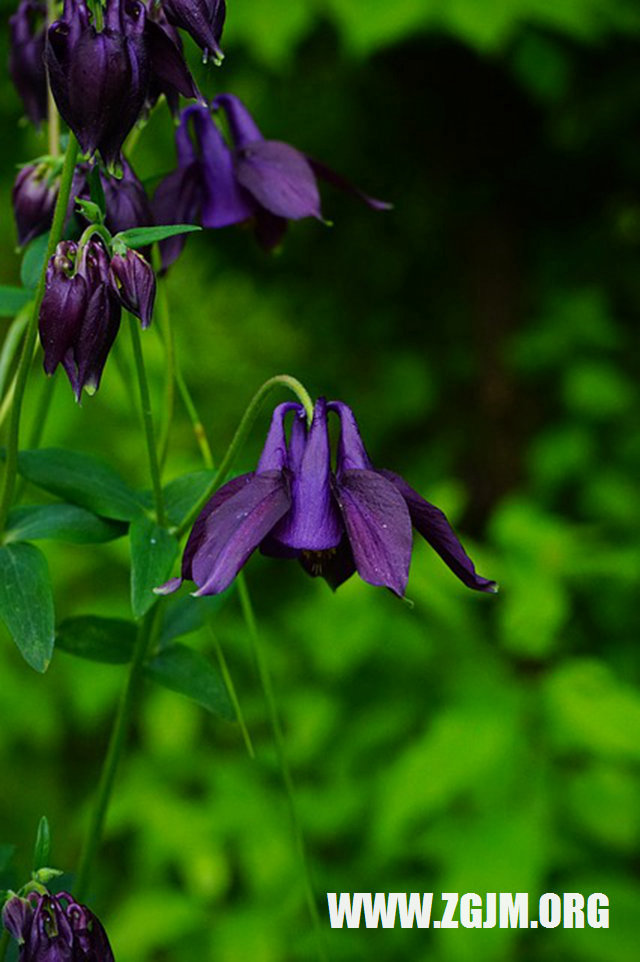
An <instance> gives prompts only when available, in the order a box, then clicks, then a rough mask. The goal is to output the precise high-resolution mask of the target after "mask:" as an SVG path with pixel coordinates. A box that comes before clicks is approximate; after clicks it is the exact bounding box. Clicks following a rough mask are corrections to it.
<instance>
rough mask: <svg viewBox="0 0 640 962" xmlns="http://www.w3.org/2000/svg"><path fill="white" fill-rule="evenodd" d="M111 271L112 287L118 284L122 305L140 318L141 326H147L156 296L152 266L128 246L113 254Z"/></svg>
mask: <svg viewBox="0 0 640 962" xmlns="http://www.w3.org/2000/svg"><path fill="white" fill-rule="evenodd" d="M111 271H112V275H113V278H114V282H113V283H114V287H115V286H117V285H119V292H120V300H121V301H122V304H123V306H124V307H125V308H126V310H128V311H130V312H131V313H132V314H135V316H136V317H139V318H140V320H141V321H142V326H143V327H148V326H149V324H150V323H151V315H152V313H153V302H154V300H155V296H156V278H155V274H154V273H153V268H152V267H151V265H150V264H149V263H147V261H146V260H145V259H144V257H143V256H142V254H139V253H138V251H134V250H131V248H129V249H128V250H127V252H126V253H125V254H114V255H113V257H112V258H111Z"/></svg>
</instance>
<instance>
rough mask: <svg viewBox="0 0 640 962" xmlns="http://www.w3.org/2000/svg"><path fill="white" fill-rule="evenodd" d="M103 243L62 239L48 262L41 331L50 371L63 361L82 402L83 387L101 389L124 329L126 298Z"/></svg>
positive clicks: (45, 361) (48, 371)
mask: <svg viewBox="0 0 640 962" xmlns="http://www.w3.org/2000/svg"><path fill="white" fill-rule="evenodd" d="M109 266H110V265H109V257H108V255H107V252H106V251H105V248H104V246H103V244H102V242H101V241H99V240H95V239H91V240H89V241H88V243H87V244H85V245H84V247H83V248H82V249H80V248H79V245H78V244H76V243H75V242H74V241H61V242H60V243H59V244H58V246H57V248H56V250H55V253H54V255H53V257H52V258H51V260H50V261H49V263H48V265H47V272H46V286H45V292H44V297H43V299H42V305H41V307H40V317H39V330H40V340H41V343H42V348H43V350H44V369H45V371H46V373H47V374H53V372H54V371H55V369H56V367H57V366H58V364H62V366H63V367H64V369H65V371H66V373H67V377H68V378H69V381H70V382H71V386H72V388H73V392H74V394H75V396H76V400H77V401H79V400H80V397H81V394H82V389H83V388H86V389H87V390H88V391H89V392H90V393H93V392H94V391H97V389H98V387H99V385H100V378H101V377H102V371H103V369H104V366H105V364H106V361H107V357H108V355H109V351H110V350H111V346H112V344H113V342H114V340H115V337H116V335H117V333H118V329H119V327H120V316H121V300H120V296H119V293H118V290H117V288H116V287H115V286H114V283H113V280H112V276H111V273H110V270H109Z"/></svg>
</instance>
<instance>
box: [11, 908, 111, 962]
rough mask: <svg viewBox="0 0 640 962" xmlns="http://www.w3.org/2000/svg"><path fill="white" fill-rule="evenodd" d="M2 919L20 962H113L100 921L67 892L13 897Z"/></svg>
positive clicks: (107, 940)
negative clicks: (17, 951)
mask: <svg viewBox="0 0 640 962" xmlns="http://www.w3.org/2000/svg"><path fill="white" fill-rule="evenodd" d="M2 920H3V922H4V924H5V927H6V928H7V930H8V932H9V933H10V935H12V936H13V938H14V939H16V940H17V941H18V942H19V943H20V946H21V949H20V962H114V960H113V952H112V951H111V946H110V945H109V939H108V938H107V934H106V932H105V930H104V928H103V927H102V924H101V923H100V921H99V919H97V918H96V916H95V915H94V914H93V912H91V911H90V909H88V908H87V907H86V905H80V904H79V903H77V902H75V901H74V899H73V896H71V895H69V893H68V892H60V893H58V894H57V895H50V894H49V893H44V894H40V893H37V892H31V893H30V894H29V896H28V897H27V898H26V899H21V898H18V896H14V897H13V898H11V899H9V901H8V902H7V903H6V905H5V907H4V910H3V913H2Z"/></svg>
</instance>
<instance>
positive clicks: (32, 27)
mask: <svg viewBox="0 0 640 962" xmlns="http://www.w3.org/2000/svg"><path fill="white" fill-rule="evenodd" d="M46 17H47V5H46V3H41V2H40V0H20V3H19V4H18V9H17V11H16V12H15V13H14V14H13V15H12V16H11V17H9V29H10V32H11V50H10V53H9V72H10V74H11V79H12V80H13V83H14V85H15V88H16V90H17V91H18V93H19V94H20V97H21V99H22V102H23V104H24V109H25V111H26V114H27V117H28V118H29V120H30V121H31V123H32V124H35V125H36V127H39V126H40V124H41V123H42V121H43V120H46V117H47V75H46V71H45V67H44V60H43V57H44V41H45V22H46Z"/></svg>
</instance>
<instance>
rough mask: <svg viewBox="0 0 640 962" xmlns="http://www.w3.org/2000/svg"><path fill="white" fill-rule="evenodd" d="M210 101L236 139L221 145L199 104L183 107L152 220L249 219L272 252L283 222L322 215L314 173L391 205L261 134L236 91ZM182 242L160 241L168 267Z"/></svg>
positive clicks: (210, 222) (206, 222)
mask: <svg viewBox="0 0 640 962" xmlns="http://www.w3.org/2000/svg"><path fill="white" fill-rule="evenodd" d="M213 106H214V108H215V109H218V108H222V109H223V110H224V111H225V113H226V115H227V119H228V122H229V130H230V133H231V138H232V141H233V145H232V146H229V145H228V144H227V143H226V141H225V139H224V137H223V136H222V133H221V132H220V130H219V129H218V127H217V126H216V124H215V123H214V121H213V119H212V117H211V113H210V111H209V109H208V107H207V106H205V105H204V104H194V105H193V106H190V107H187V108H186V109H185V110H184V111H183V112H182V115H181V120H180V125H179V127H178V130H177V131H176V147H177V154H178V167H177V169H176V170H175V171H174V172H173V173H171V174H169V175H168V177H165V179H164V180H163V181H161V182H160V184H159V185H158V188H157V190H156V193H155V196H154V199H153V210H154V216H155V219H156V221H157V223H159V224H169V223H196V222H197V223H200V224H201V225H202V226H203V227H211V228H218V227H228V226H230V225H231V224H239V223H242V222H243V221H249V220H250V221H253V224H254V229H255V233H256V237H257V238H258V241H259V242H260V244H261V245H262V246H263V247H264V248H266V249H267V250H271V249H273V248H274V247H276V246H277V245H278V244H279V243H280V241H281V240H282V238H283V236H284V233H285V231H286V228H287V223H288V221H290V220H300V219H301V218H304V217H315V218H317V219H319V220H322V211H321V205H320V193H319V191H318V183H317V178H318V177H321V178H323V179H324V180H327V181H330V182H331V183H333V184H334V185H336V186H338V187H341V188H342V189H344V190H348V191H349V192H351V193H354V194H356V196H358V197H360V199H361V200H363V201H364V202H365V203H366V204H367V205H368V206H369V207H372V208H374V209H376V210H384V209H386V208H388V207H389V204H386V203H385V202H384V201H379V200H376V199H375V198H373V197H369V196H368V195H367V194H364V193H362V191H360V190H358V189H357V188H355V187H353V186H352V185H351V184H350V183H349V182H348V181H347V180H345V179H344V178H343V177H341V176H340V175H339V174H337V173H335V172H334V171H332V170H331V169H330V168H329V167H326V166H325V165H324V164H320V163H319V162H317V161H315V160H312V159H311V158H310V157H307V155H306V154H303V153H302V152H301V151H299V150H297V149H296V148H295V147H291V146H290V145H289V144H285V143H282V142H281V141H277V140H265V138H264V137H263V136H262V134H261V133H260V131H259V129H258V127H257V126H256V123H255V121H254V120H253V118H252V117H251V114H250V113H249V111H248V110H247V108H246V107H245V106H244V104H243V103H242V102H241V101H240V100H239V99H238V98H237V97H235V96H234V95H233V94H220V95H219V96H218V97H216V99H215V100H214V101H213ZM184 243H185V238H184V237H182V238H171V240H170V241H167V242H164V243H163V244H162V245H161V248H162V258H163V266H164V267H165V269H166V268H167V267H169V266H170V264H172V263H173V261H174V260H175V259H176V258H177V257H178V255H179V254H180V251H181V250H182V247H183V245H184Z"/></svg>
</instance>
